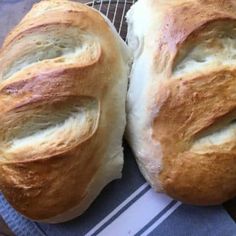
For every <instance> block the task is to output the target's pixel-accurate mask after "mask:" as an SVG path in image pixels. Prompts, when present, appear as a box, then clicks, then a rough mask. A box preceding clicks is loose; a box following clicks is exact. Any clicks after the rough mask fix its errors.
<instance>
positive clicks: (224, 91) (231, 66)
mask: <svg viewBox="0 0 236 236" xmlns="http://www.w3.org/2000/svg"><path fill="white" fill-rule="evenodd" d="M138 8H143V9H148V11H149V13H146V15H150V19H149V22H150V25H149V28H148V27H147V28H148V30H147V31H146V32H145V33H143V34H141V38H142V37H143V38H142V40H143V42H144V44H143V51H142V52H141V53H143V54H147V55H148V58H149V61H148V63H149V64H150V69H149V71H148V73H149V81H147V82H146V84H147V85H146V87H145V89H144V92H143V93H144V94H145V95H143V98H144V100H143V103H140V106H143V107H144V109H146V110H145V111H146V114H147V115H146V116H147V117H148V118H143V119H145V122H144V123H145V129H142V131H139V133H138V134H136V135H135V134H134V133H135V131H134V128H135V125H134V124H133V120H132V112H133V111H132V110H134V108H132V103H131V100H132V94H131V93H130V91H131V89H130V91H129V96H128V98H129V99H130V102H129V101H128V103H130V112H131V114H130V115H129V117H131V118H130V119H129V120H128V132H127V133H128V139H129V142H130V143H131V146H132V147H133V149H134V151H135V154H136V157H137V160H138V163H139V165H140V168H141V171H142V172H143V174H144V176H145V177H146V178H147V180H148V181H149V182H150V183H151V185H152V186H153V187H154V188H155V189H158V190H162V191H164V192H166V193H167V194H169V195H170V196H172V197H173V198H175V199H178V200H180V201H183V202H186V203H191V204H200V205H213V204H220V203H222V202H224V201H226V200H228V199H230V198H232V197H235V196H236V136H235V135H234V132H235V127H234V122H233V121H234V120H235V118H236V80H235V78H236V70H235V65H236V64H235V63H236V62H235V61H234V60H233V58H232V59H229V60H228V59H227V60H228V61H226V59H225V58H224V57H223V53H222V55H221V54H220V53H219V54H217V53H218V52H221V51H220V50H224V48H226V47H227V44H229V40H230V39H234V40H235V29H236V17H235V13H236V4H235V1H220V0H218V1H211V0H209V1H201V0H197V1H191V0H185V1H177V0H173V1H164V0H159V1H158V0H152V1H144V0H140V2H139V3H138V4H137V6H134V7H133V9H131V12H130V13H129V14H130V15H129V16H128V21H130V22H129V23H130V30H132V27H133V26H132V24H134V25H135V21H137V18H135V15H134V13H135V11H138ZM222 32H223V34H224V35H223V36H222V37H221V36H219V35H220V34H221V33H222ZM136 36H137V35H136ZM130 37H131V39H132V37H135V35H133V36H132V35H131V36H130ZM223 37H226V38H227V40H228V41H227V42H226V43H225V44H223V43H222V42H223V41H222V40H221V38H223ZM139 38H140V36H139ZM207 40H208V41H207ZM202 42H203V43H204V42H206V45H207V47H206V52H207V50H208V51H209V52H210V56H212V55H215V54H217V57H218V58H216V59H214V60H217V61H220V62H221V63H218V64H217V63H215V61H214V60H213V59H211V58H210V57H209V58H210V59H209V61H210V62H209V63H208V64H207V63H206V64H204V65H203V66H202V67H200V66H199V67H198V68H197V69H196V67H192V69H191V68H190V66H191V65H190V64H186V65H185V67H186V70H182V71H181V69H180V67H178V66H179V65H182V64H184V63H185V62H186V61H187V60H188V58H189V55H192V54H191V53H192V52H193V50H194V48H196V47H197V45H199V44H200V43H202ZM207 42H208V43H207ZM204 53H205V52H204V51H201V50H200V51H199V55H200V57H203V56H202V54H204ZM190 59H191V58H190ZM136 60H138V58H137V59H136ZM191 60H192V59H191ZM205 60H208V58H207V57H206V58H205ZM134 61H135V60H134ZM225 61H226V62H225ZM190 62H191V61H190ZM181 63H182V64H181ZM194 65H196V64H194ZM189 68H190V69H189ZM132 79H133V78H132ZM136 115H137V114H136ZM139 115H140V114H139ZM231 125H232V126H231ZM229 127H230V128H229ZM225 129H227V130H228V131H230V132H231V133H232V135H231V136H230V137H228V136H227V137H226V136H220V134H219V131H222V130H223V131H222V132H221V134H222V133H223V134H225V135H226V132H225ZM217 132H218V133H217ZM135 136H139V137H141V136H144V137H148V138H146V139H145V140H149V143H145V140H144V141H142V144H143V147H144V150H145V151H144V150H142V152H141V151H140V150H139V149H138V148H137V145H136V143H137V141H136V140H137V139H138V138H137V137H135ZM204 137H205V138H204ZM206 137H207V138H206ZM207 140H209V141H207ZM211 140H213V141H214V142H212V143H210V142H211ZM209 143H210V144H209ZM146 147H148V148H149V150H147V149H146ZM153 153H154V154H155V153H158V155H154V156H153ZM160 159H161V166H160V165H159V167H160V168H159V169H160V170H159V169H158V168H155V165H157V164H156V162H158V163H159V164H160ZM157 170H159V171H157Z"/></svg>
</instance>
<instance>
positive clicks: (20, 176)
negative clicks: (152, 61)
mask: <svg viewBox="0 0 236 236" xmlns="http://www.w3.org/2000/svg"><path fill="white" fill-rule="evenodd" d="M50 40H51V41H50ZM0 62H1V65H0V109H1V115H0V120H1V124H0V152H1V157H0V189H1V191H2V192H3V194H4V196H5V197H6V199H7V200H8V201H9V202H10V203H11V205H12V206H13V207H14V208H15V209H16V210H18V211H19V212H20V213H21V214H23V215H24V216H26V217H28V218H30V219H33V220H38V221H44V222H50V223H57V222H62V221H66V220H69V219H72V218H74V217H76V216H78V215H80V214H82V213H83V212H84V211H85V210H86V208H87V207H88V206H89V205H90V204H91V202H92V201H93V200H94V198H95V197H96V196H97V195H98V194H99V192H100V191H101V190H102V188H103V187H104V186H105V185H106V184H107V183H109V182H110V181H111V180H113V179H115V178H119V177H120V176H121V168H122V164H123V154H122V147H121V141H122V135H123V131H124V127H125V117H124V116H125V93H126V87H127V74H128V70H129V68H128V62H129V55H128V50H127V49H126V47H125V45H124V44H123V42H122V40H121V39H120V38H119V36H118V34H117V33H116V32H114V31H113V30H112V29H111V27H110V26H109V25H108V23H107V20H106V19H105V18H104V17H102V16H101V15H100V14H99V13H98V12H97V11H95V10H92V9H91V8H89V7H87V6H84V5H82V4H79V3H75V2H71V1H66V0H61V1H59V0H47V1H41V2H40V3H38V4H36V5H34V6H33V8H32V10H31V11H30V12H29V13H28V14H27V15H26V16H25V17H24V19H23V20H22V21H21V22H20V23H19V25H18V26H16V27H15V29H13V31H12V32H11V33H10V34H9V35H8V37H7V38H6V40H5V42H4V44H3V47H2V49H1V51H0Z"/></svg>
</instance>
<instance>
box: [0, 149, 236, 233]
mask: <svg viewBox="0 0 236 236" xmlns="http://www.w3.org/2000/svg"><path fill="white" fill-rule="evenodd" d="M0 214H1V215H2V217H3V219H4V220H5V222H6V223H7V224H8V225H9V227H10V228H11V229H12V231H13V232H14V233H15V234H16V235H17V236H31V235H32V236H45V235H48V236H54V235H55V236H67V235H68V236H80V235H86V236H91V235H101V236H126V235H127V236H128V235H155V236H156V235H157V236H158V235H161V236H162V235H164V236H185V235H186V236H198V235H199V236H202V235H204V236H236V224H235V222H234V221H233V220H232V219H231V218H230V216H229V215H228V214H227V212H226V211H225V210H224V209H223V207H221V206H215V207H194V206H189V205H184V204H181V203H180V202H177V201H175V200H173V199H171V198H169V197H167V196H166V195H164V194H159V193H155V192H154V191H153V190H152V189H151V188H150V186H149V185H148V184H147V183H146V182H145V180H144V179H143V177H142V176H141V174H140V172H139V171H138V168H137V165H136V163H135V160H134V158H133V155H132V153H131V151H130V149H129V147H128V146H127V145H125V166H124V170H123V178H122V179H121V180H116V181H113V182H112V183H110V184H109V185H108V186H107V187H106V188H105V189H104V190H103V191H102V193H101V194H100V196H99V197H98V198H97V199H96V201H95V202H94V203H93V204H92V206H91V207H90V208H89V209H88V210H87V211H86V212H85V214H83V215H82V216H80V217H78V218H77V219H75V220H72V221H70V222H67V223H63V224H56V225H50V224H41V223H36V222H32V221H29V220H27V219H25V218H24V217H22V216H21V215H20V214H18V213H17V212H16V211H15V210H13V209H12V208H11V207H10V206H9V204H8V203H7V202H6V200H5V199H4V198H3V196H2V195H0Z"/></svg>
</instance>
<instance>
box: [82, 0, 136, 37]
mask: <svg viewBox="0 0 236 236" xmlns="http://www.w3.org/2000/svg"><path fill="white" fill-rule="evenodd" d="M136 1H137V0H93V1H90V2H88V3H86V4H87V5H89V6H91V7H93V8H95V9H97V10H98V11H100V12H102V13H103V14H104V15H105V16H107V17H108V18H109V19H110V20H111V22H112V23H113V24H114V25H115V27H116V29H117V31H118V33H119V34H120V35H121V37H122V38H123V39H124V40H125V39H126V35H127V24H126V20H125V15H126V13H127V11H128V10H129V8H130V7H131V6H132V5H133V4H134V3H135V2H136Z"/></svg>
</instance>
